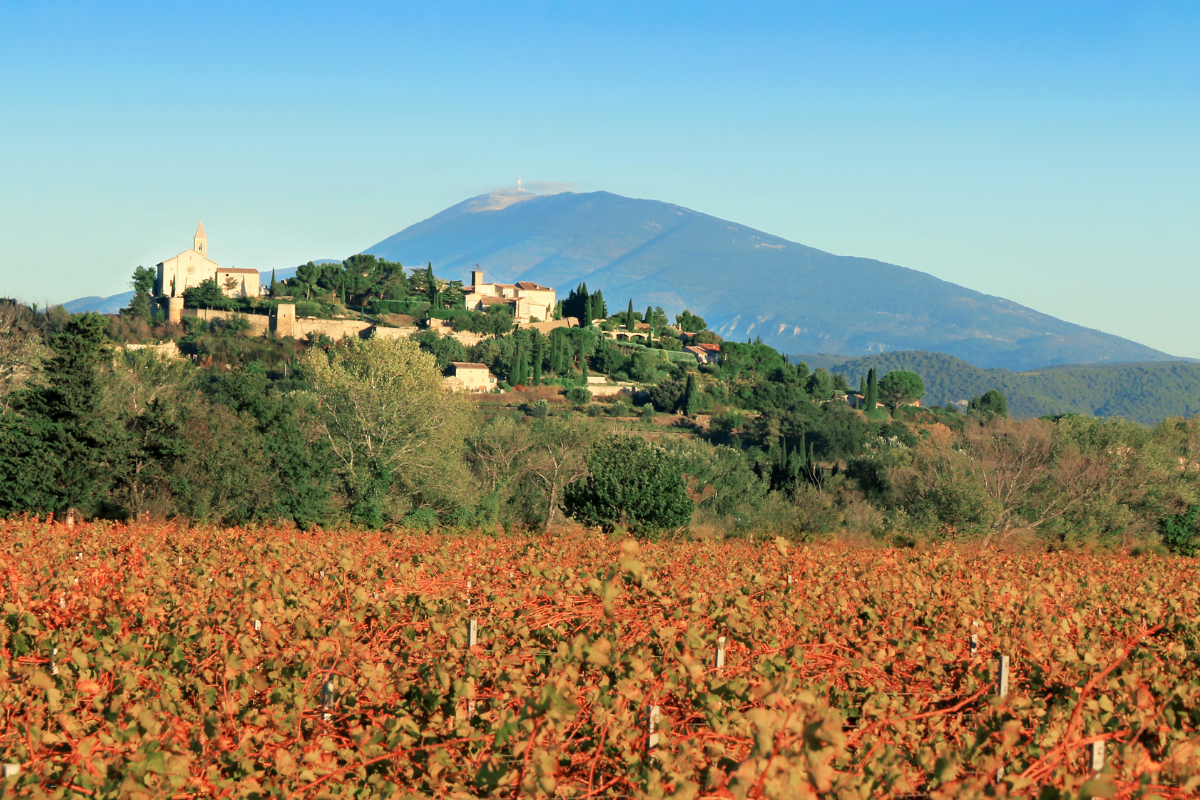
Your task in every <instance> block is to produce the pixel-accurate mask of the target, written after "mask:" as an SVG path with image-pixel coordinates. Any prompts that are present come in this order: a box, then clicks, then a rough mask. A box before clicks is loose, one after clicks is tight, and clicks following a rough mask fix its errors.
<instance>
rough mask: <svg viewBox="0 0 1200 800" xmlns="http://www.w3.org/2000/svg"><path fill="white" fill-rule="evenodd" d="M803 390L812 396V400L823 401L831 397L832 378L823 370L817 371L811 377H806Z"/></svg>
mask: <svg viewBox="0 0 1200 800" xmlns="http://www.w3.org/2000/svg"><path fill="white" fill-rule="evenodd" d="M804 389H805V391H806V392H808V394H810V395H812V398H813V399H814V400H819V401H822V402H823V401H825V400H829V399H831V398H832V397H833V389H834V383H833V376H832V375H830V374H829V373H828V372H826V371H825V370H823V369H819V368H818V369H817V370H815V371H814V372H813V374H812V375H809V376H808V381H807V382H806V383H805V385H804Z"/></svg>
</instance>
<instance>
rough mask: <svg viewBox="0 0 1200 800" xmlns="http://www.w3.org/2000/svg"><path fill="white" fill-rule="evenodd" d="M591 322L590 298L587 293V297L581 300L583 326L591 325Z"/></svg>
mask: <svg viewBox="0 0 1200 800" xmlns="http://www.w3.org/2000/svg"><path fill="white" fill-rule="evenodd" d="M591 324H592V298H591V296H590V295H589V296H588V297H587V299H586V300H584V301H583V327H585V328H588V327H591Z"/></svg>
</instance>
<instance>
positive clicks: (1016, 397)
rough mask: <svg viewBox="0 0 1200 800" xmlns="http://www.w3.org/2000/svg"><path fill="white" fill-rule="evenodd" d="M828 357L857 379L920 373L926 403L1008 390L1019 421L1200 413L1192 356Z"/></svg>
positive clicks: (1199, 367) (1153, 420)
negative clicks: (1011, 360)
mask: <svg viewBox="0 0 1200 800" xmlns="http://www.w3.org/2000/svg"><path fill="white" fill-rule="evenodd" d="M812 358H821V357H812ZM823 358H824V362H823V363H824V364H825V365H826V366H827V367H828V369H830V371H832V372H838V373H841V374H843V375H845V376H846V377H847V378H848V379H850V380H852V381H853V380H857V378H858V376H860V375H865V374H866V373H867V370H868V369H870V368H877V369H878V370H879V371H880V372H887V371H889V370H897V369H903V370H910V371H913V372H916V373H918V374H919V375H921V376H922V378H923V379H924V381H925V384H926V395H925V397H924V398H923V399H922V403H923V404H925V405H940V406H947V405H950V404H951V403H961V404H962V405H963V406H965V405H966V404H967V402H968V401H969V400H970V398H972V397H980V396H981V395H983V394H984V393H985V392H987V391H988V390H990V389H996V390H998V391H1000V392H1001V393H1003V394H1004V396H1005V398H1006V405H1007V407H1008V413H1009V414H1010V415H1011V416H1013V417H1016V418H1019V419H1027V418H1030V417H1042V416H1053V415H1058V414H1065V413H1077V414H1086V415H1088V416H1097V417H1124V418H1125V419H1129V420H1133V421H1135V422H1140V423H1141V424H1143V425H1155V424H1157V423H1159V422H1162V421H1163V420H1164V419H1167V418H1169V417H1191V416H1194V415H1196V414H1198V413H1200V364H1193V363H1188V362H1181V361H1162V362H1149V363H1134V364H1086V365H1076V366H1058V367H1046V368H1044V369H1035V370H1031V371H1026V372H1010V371H1009V370H1006V369H982V368H979V367H974V366H972V365H971V364H968V363H967V362H965V361H962V360H960V359H957V358H954V357H953V356H948V355H945V354H943V353H928V352H924V351H920V350H909V351H898V352H894V353H885V354H883V355H877V356H867V357H863V358H854V359H850V360H843V359H831V358H828V357H823Z"/></svg>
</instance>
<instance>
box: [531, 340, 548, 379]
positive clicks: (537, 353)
mask: <svg viewBox="0 0 1200 800" xmlns="http://www.w3.org/2000/svg"><path fill="white" fill-rule="evenodd" d="M533 336H534V340H533V385H534V386H541V385H542V358H544V353H543V348H544V347H545V344H544V342H545V337H544V336H542V335H541V334H540V333H538V332H537V331H536V330H535V331H534V332H533Z"/></svg>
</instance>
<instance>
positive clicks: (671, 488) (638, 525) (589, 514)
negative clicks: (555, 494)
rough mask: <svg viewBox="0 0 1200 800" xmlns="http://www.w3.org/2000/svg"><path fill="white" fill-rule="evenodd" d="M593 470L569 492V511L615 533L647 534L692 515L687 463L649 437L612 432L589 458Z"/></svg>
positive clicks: (679, 525)
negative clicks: (623, 529)
mask: <svg viewBox="0 0 1200 800" xmlns="http://www.w3.org/2000/svg"><path fill="white" fill-rule="evenodd" d="M585 460H586V461H587V467H588V470H589V472H590V473H591V474H589V475H588V476H587V477H586V478H585V479H583V480H581V481H578V482H576V483H573V484H571V485H570V486H568V487H567V490H566V492H565V493H564V501H565V502H564V506H565V508H566V511H567V514H568V515H569V516H570V517H572V518H573V519H576V520H578V521H579V522H582V523H584V524H585V525H596V526H599V527H601V528H603V529H605V530H609V531H611V530H612V529H613V528H615V527H616V526H617V525H618V524H625V525H627V526H628V527H629V530H630V531H631V532H633V533H638V534H646V533H655V532H661V531H668V530H673V529H677V528H682V527H684V526H685V525H687V524H688V522H689V521H690V520H691V518H692V510H693V508H694V506H693V505H692V501H691V499H690V498H689V497H688V495H687V488H686V486H685V484H684V480H683V462H682V461H681V460H680V459H678V458H675V457H673V456H671V455H670V454H669V453H668V452H667V451H666V450H665V449H664V448H662V447H660V446H658V445H655V444H651V443H650V442H647V441H646V440H645V439H640V438H636V437H630V436H609V437H607V438H605V439H603V440H601V441H600V442H597V443H596V444H595V445H593V446H592V447H591V448H590V449H589V450H588V452H587V455H586V456H585Z"/></svg>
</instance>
